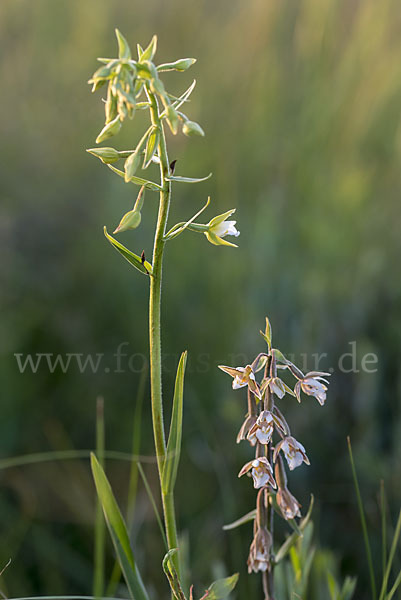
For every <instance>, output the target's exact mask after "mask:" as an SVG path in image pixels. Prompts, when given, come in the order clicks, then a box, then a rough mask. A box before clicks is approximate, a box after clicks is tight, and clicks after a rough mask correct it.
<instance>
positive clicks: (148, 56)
mask: <svg viewBox="0 0 401 600" xmlns="http://www.w3.org/2000/svg"><path fill="white" fill-rule="evenodd" d="M156 50H157V35H154V36H153V37H152V39H151V41H150V44H149V46H148V47H147V48H146V49H145V50H142V48H141V55H140V56H139V57H138V58H139V61H140V62H144V61H145V60H152V59H153V57H154V55H155V54H156Z"/></svg>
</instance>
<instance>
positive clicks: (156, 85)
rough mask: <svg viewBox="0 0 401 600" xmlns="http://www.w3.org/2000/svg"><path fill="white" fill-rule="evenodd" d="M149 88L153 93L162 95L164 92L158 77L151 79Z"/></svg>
mask: <svg viewBox="0 0 401 600" xmlns="http://www.w3.org/2000/svg"><path fill="white" fill-rule="evenodd" d="M150 89H151V90H152V92H153V93H154V94H159V96H164V95H165V93H166V90H165V87H164V84H163V82H162V80H161V79H159V78H158V77H156V78H154V79H152V81H151V82H150Z"/></svg>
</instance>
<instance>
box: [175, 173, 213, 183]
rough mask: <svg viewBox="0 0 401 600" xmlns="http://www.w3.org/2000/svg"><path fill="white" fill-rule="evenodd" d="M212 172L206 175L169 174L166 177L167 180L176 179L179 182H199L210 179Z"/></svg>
mask: <svg viewBox="0 0 401 600" xmlns="http://www.w3.org/2000/svg"><path fill="white" fill-rule="evenodd" d="M211 176H212V173H209V175H207V176H206V177H199V178H196V177H181V176H180V175H170V176H169V177H166V179H167V181H177V182H181V183H199V182H200V181H206V179H210V177H211Z"/></svg>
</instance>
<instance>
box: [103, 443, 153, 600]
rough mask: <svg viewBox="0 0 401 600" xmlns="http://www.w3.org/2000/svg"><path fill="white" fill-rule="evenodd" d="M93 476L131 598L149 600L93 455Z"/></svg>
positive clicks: (116, 505)
mask: <svg viewBox="0 0 401 600" xmlns="http://www.w3.org/2000/svg"><path fill="white" fill-rule="evenodd" d="M91 467H92V474H93V478H94V480H95V485H96V491H97V495H98V498H99V501H100V504H101V505H102V509H103V513H104V517H105V520H106V523H107V527H108V529H109V532H110V536H111V539H112V541H113V544H114V548H115V551H116V555H117V558H118V562H119V563H120V567H121V571H122V572H123V574H124V579H125V582H126V584H127V587H128V590H129V593H130V596H131V598H133V599H134V600H149V596H148V594H147V592H146V589H145V586H144V585H143V582H142V578H141V575H140V573H139V571H138V567H137V566H136V563H135V560H134V555H133V553H132V549H131V546H130V543H129V537H128V532H127V527H126V525H125V523H124V519H123V517H122V515H121V512H120V509H119V507H118V504H117V502H116V499H115V497H114V494H113V491H112V489H111V487H110V484H109V482H108V480H107V477H106V475H105V472H104V471H103V469H102V467H101V466H100V464H99V462H98V461H97V459H96V457H95V455H94V454H91Z"/></svg>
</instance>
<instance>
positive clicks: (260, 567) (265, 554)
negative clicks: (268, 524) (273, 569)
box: [248, 527, 273, 573]
mask: <svg viewBox="0 0 401 600" xmlns="http://www.w3.org/2000/svg"><path fill="white" fill-rule="evenodd" d="M272 543H273V540H272V536H271V533H270V532H269V531H268V530H267V529H266V528H265V527H260V528H259V529H258V530H257V532H256V534H255V537H254V538H253V540H252V544H251V547H250V549H249V557H248V573H252V571H253V572H254V573H257V572H258V571H268V570H269V569H270V549H271V547H272Z"/></svg>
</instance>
